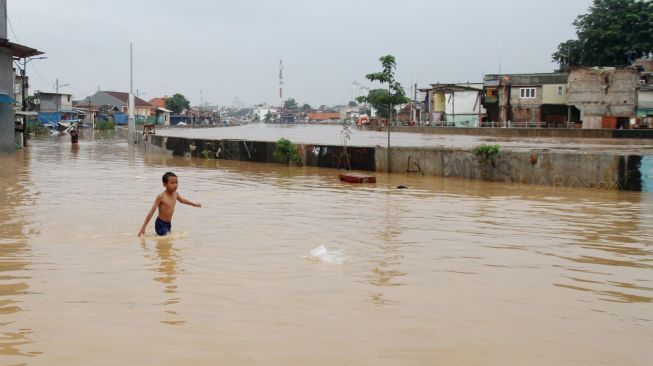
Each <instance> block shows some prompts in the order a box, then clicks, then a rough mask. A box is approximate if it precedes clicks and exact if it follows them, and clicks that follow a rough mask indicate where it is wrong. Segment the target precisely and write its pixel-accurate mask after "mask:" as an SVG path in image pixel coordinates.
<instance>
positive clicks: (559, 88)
mask: <svg viewBox="0 0 653 366" xmlns="http://www.w3.org/2000/svg"><path fill="white" fill-rule="evenodd" d="M558 95H565V87H564V86H559V87H558Z"/></svg>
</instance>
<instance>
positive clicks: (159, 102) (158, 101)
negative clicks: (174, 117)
mask: <svg viewBox="0 0 653 366" xmlns="http://www.w3.org/2000/svg"><path fill="white" fill-rule="evenodd" d="M166 99H167V98H154V99H151V100H150V101H149V102H148V103H150V104H151V105H153V106H155V107H159V108H165V107H166Z"/></svg>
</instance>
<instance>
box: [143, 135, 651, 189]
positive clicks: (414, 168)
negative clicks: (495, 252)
mask: <svg viewBox="0 0 653 366" xmlns="http://www.w3.org/2000/svg"><path fill="white" fill-rule="evenodd" d="M147 146H148V148H152V149H155V151H168V152H171V153H172V154H174V155H179V156H189V157H199V158H202V157H204V158H217V159H227V160H239V161H252V162H261V163H280V162H279V161H277V160H276V159H275V158H274V155H273V154H274V150H275V143H274V142H260V141H242V140H199V139H187V138H181V137H171V136H168V137H165V136H157V135H150V136H148V141H147ZM295 147H296V149H297V152H298V154H299V155H300V157H301V158H302V162H303V163H304V164H305V165H307V166H316V167H325V168H334V169H346V168H347V167H348V163H347V156H348V157H349V164H351V168H352V169H353V170H363V171H375V170H376V171H386V169H387V160H386V159H387V158H386V149H385V148H382V147H376V148H372V147H348V148H347V154H344V149H343V147H342V146H328V145H300V144H298V145H295ZM390 161H391V164H392V165H391V167H390V168H391V169H390V171H391V172H392V173H404V174H406V173H408V174H423V175H430V176H441V177H458V178H465V179H481V180H489V181H499V182H506V183H512V184H533V185H545V186H558V187H575V188H599V189H610V190H633V191H646V192H648V191H653V155H623V154H615V153H601V152H556V151H552V150H547V149H533V150H531V151H508V150H506V151H502V152H501V153H500V155H499V157H498V158H497V159H496V160H495V161H494V162H489V161H483V160H481V159H480V158H478V157H476V156H474V154H473V153H472V152H471V150H470V149H451V148H392V149H391V157H390Z"/></svg>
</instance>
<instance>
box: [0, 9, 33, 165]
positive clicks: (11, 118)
mask: <svg viewBox="0 0 653 366" xmlns="http://www.w3.org/2000/svg"><path fill="white" fill-rule="evenodd" d="M42 54H43V52H40V51H38V50H36V49H34V48H31V47H27V46H23V45H20V44H17V43H13V42H9V39H8V38H7V1H3V2H2V4H0V152H14V151H16V146H17V145H18V146H20V145H21V143H22V141H23V136H22V134H23V129H24V127H25V124H24V123H23V122H21V123H20V124H19V125H16V120H15V117H16V113H15V112H16V111H15V107H16V104H15V103H16V100H15V98H14V93H15V75H16V73H15V72H14V61H15V60H17V61H18V63H19V65H20V64H21V60H23V61H24V60H26V59H27V58H29V57H33V56H37V55H42ZM22 65H23V67H22V68H21V76H22V77H25V62H23V63H22ZM23 80H26V79H23Z"/></svg>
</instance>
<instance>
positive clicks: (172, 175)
mask: <svg viewBox="0 0 653 366" xmlns="http://www.w3.org/2000/svg"><path fill="white" fill-rule="evenodd" d="M176 176H177V174H175V173H173V172H167V173H165V174H164V175H163V178H162V180H163V184H166V183H168V178H170V177H176Z"/></svg>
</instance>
